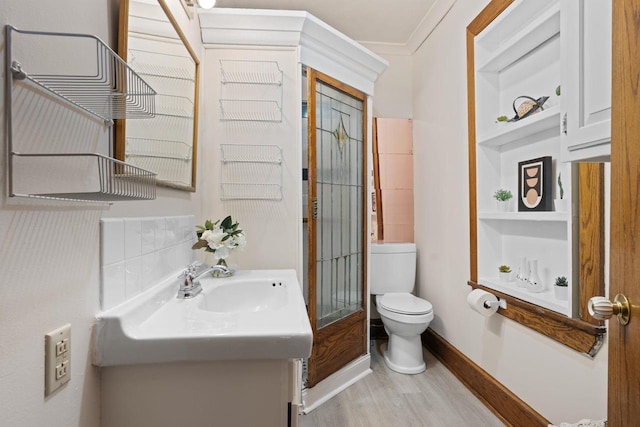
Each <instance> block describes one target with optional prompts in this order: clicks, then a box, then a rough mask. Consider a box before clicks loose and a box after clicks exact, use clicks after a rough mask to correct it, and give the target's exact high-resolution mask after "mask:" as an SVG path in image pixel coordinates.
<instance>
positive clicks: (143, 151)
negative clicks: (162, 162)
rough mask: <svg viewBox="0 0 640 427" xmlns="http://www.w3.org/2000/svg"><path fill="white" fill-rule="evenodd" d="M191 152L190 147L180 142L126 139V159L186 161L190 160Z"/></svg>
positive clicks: (129, 137)
mask: <svg viewBox="0 0 640 427" xmlns="http://www.w3.org/2000/svg"><path fill="white" fill-rule="evenodd" d="M191 151H192V148H191V146H190V145H189V144H187V143H186V142H182V141H172V140H166V139H156V138H137V137H132V136H128V137H127V149H126V152H127V157H155V158H159V159H176V160H184V161H188V160H191V158H192V154H191Z"/></svg>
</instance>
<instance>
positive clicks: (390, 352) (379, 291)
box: [370, 243, 433, 374]
mask: <svg viewBox="0 0 640 427" xmlns="http://www.w3.org/2000/svg"><path fill="white" fill-rule="evenodd" d="M415 276H416V245H415V244H414V243H372V244H371V290H370V293H371V295H375V304H376V308H377V309H378V313H380V317H381V318H382V323H383V324H384V329H385V330H386V331H387V334H388V335H389V343H388V345H387V350H386V351H384V361H385V363H386V364H387V366H388V367H389V368H390V369H392V370H394V371H396V372H400V373H402V374H418V373H420V372H422V371H424V370H425V369H426V365H425V363H424V358H423V357H422V342H421V339H420V334H422V333H423V332H424V331H425V330H426V329H427V327H428V326H429V323H431V320H433V307H432V305H431V303H430V302H429V301H426V300H424V299H422V298H418V297H416V296H414V295H412V294H411V293H410V292H411V291H413V287H414V284H415Z"/></svg>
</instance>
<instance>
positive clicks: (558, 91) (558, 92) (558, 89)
mask: <svg viewBox="0 0 640 427" xmlns="http://www.w3.org/2000/svg"><path fill="white" fill-rule="evenodd" d="M556 95H558V96H560V85H558V87H557V88H556Z"/></svg>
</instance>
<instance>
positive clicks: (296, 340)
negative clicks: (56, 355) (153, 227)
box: [94, 270, 312, 366]
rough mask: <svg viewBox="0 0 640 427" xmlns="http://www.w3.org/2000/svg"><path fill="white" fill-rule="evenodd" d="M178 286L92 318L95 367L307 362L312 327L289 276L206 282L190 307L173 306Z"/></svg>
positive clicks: (277, 273)
mask: <svg viewBox="0 0 640 427" xmlns="http://www.w3.org/2000/svg"><path fill="white" fill-rule="evenodd" d="M176 275H177V274H176ZM178 280H179V279H172V280H167V281H165V282H163V283H161V284H158V285H156V286H155V287H154V288H152V289H150V290H149V291H147V292H145V293H143V294H141V295H139V296H137V297H135V298H133V299H131V300H129V301H127V302H125V303H123V304H121V305H119V306H117V307H114V308H112V309H110V310H107V311H104V312H102V313H100V314H99V315H98V316H97V324H96V341H95V354H94V364H95V365H97V366H117V365H135V364H148V363H170V362H190V361H197V362H203V361H217V360H249V359H255V360H273V359H281V360H282V359H284V360H286V359H299V358H307V357H309V356H310V354H311V345H312V332H311V326H310V324H309V319H308V317H307V311H306V307H305V303H304V299H303V296H302V290H301V288H300V284H299V282H298V280H297V278H296V274H295V271H294V270H246V271H238V272H236V273H235V275H234V276H232V277H229V278H213V277H210V276H209V275H205V276H203V277H202V278H201V279H200V282H201V284H202V288H203V292H202V293H201V294H200V295H198V296H196V297H194V298H191V299H178V298H176V295H177V292H178V286H179V281H178Z"/></svg>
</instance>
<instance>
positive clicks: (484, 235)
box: [474, 0, 577, 317]
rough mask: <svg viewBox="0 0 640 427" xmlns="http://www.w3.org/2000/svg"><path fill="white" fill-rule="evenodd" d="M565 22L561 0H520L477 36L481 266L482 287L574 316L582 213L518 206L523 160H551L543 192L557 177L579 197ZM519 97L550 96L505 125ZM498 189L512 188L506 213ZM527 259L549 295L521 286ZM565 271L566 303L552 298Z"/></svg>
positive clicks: (569, 195) (568, 195)
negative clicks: (563, 79)
mask: <svg viewBox="0 0 640 427" xmlns="http://www.w3.org/2000/svg"><path fill="white" fill-rule="evenodd" d="M560 24H561V19H560V2H559V1H558V0H546V1H535V2H531V1H523V0H516V1H514V2H513V3H512V4H511V5H510V6H509V7H507V9H505V11H504V12H503V13H502V14H500V16H498V17H497V18H496V19H495V20H494V21H493V22H492V23H491V24H490V25H488V26H487V27H486V28H485V29H484V31H482V32H481V33H480V34H479V35H478V36H477V37H476V38H475V45H474V52H475V53H474V54H475V57H474V64H475V65H474V67H475V68H474V75H475V88H476V92H475V111H476V117H475V125H476V168H477V170H476V191H477V200H476V206H477V267H478V284H479V285H482V286H485V287H487V288H490V289H494V290H496V291H499V292H502V293H504V294H507V295H510V296H513V297H515V298H518V299H520V300H523V301H526V302H529V303H532V304H535V305H538V306H540V307H544V308H546V309H549V310H552V311H555V312H557V313H560V314H563V315H566V316H568V317H572V316H573V315H574V313H575V305H576V304H575V303H574V302H573V300H574V299H575V297H576V292H575V291H573V289H576V287H575V286H574V283H575V282H577V275H576V272H575V271H574V267H573V264H574V262H573V261H574V257H575V254H574V252H575V250H576V249H575V246H576V245H575V243H574V242H575V240H576V233H575V231H574V222H575V221H574V219H575V218H574V216H575V215H576V214H577V212H576V211H575V210H574V209H573V208H572V207H569V209H568V211H566V212H556V211H554V210H553V208H551V210H548V211H537V210H536V211H519V207H518V204H519V203H518V198H519V191H518V190H519V186H520V185H521V184H519V176H518V168H519V165H518V164H519V162H525V161H528V160H532V159H537V158H541V157H547V156H549V157H551V159H552V162H551V164H552V170H551V173H550V175H549V179H550V180H551V181H552V182H551V185H550V188H551V194H547V193H545V194H546V196H545V197H548V198H551V199H553V198H556V197H559V190H558V184H557V179H558V175H559V174H561V177H562V182H563V189H564V198H565V199H569V200H573V196H577V194H576V193H577V191H572V190H573V189H572V187H573V185H572V182H577V179H574V178H575V177H574V176H573V175H575V173H574V169H573V168H572V166H571V164H566V163H562V162H561V144H560V132H561V128H560V121H561V117H560V116H561V113H560V111H561V110H560V97H559V96H557V95H556V88H557V87H558V86H559V85H560V68H561V65H560V63H561V55H560V50H561V49H560V40H561V37H560ZM521 96H528V97H531V98H534V99H538V98H540V97H543V96H547V97H549V98H548V100H547V101H546V102H545V103H544V104H543V110H542V111H540V112H537V113H534V114H532V115H530V116H528V117H525V118H522V119H519V120H516V121H509V122H506V123H499V122H498V121H497V118H498V117H499V116H507V117H508V118H509V119H512V118H514V117H515V116H516V112H515V111H514V107H516V108H517V107H518V106H519V104H520V103H521V102H522V101H524V99H518V98H519V97H521ZM514 101H515V105H514ZM543 179H544V177H543ZM543 188H544V183H543ZM498 189H507V190H510V191H511V192H512V194H513V196H514V197H513V199H512V201H511V206H510V208H509V211H508V212H499V211H498V207H497V204H496V200H495V199H494V198H493V194H494V193H495V191H496V190H498ZM573 204H574V203H570V205H573ZM521 257H526V258H527V259H528V260H537V265H538V274H539V276H540V279H541V281H542V283H543V284H544V288H545V289H544V291H543V292H532V291H530V290H529V289H528V288H526V287H520V286H518V281H517V280H516V279H515V275H516V273H517V271H518V268H519V264H520V258H521ZM503 264H507V265H509V266H511V269H512V277H511V281H507V282H505V281H501V280H499V278H498V276H499V274H498V267H499V266H500V265H503ZM559 276H565V277H567V279H568V280H569V283H570V284H571V285H572V286H570V289H569V298H568V300H567V301H564V300H559V299H556V297H555V295H554V290H553V284H554V281H555V278H556V277H559Z"/></svg>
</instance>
